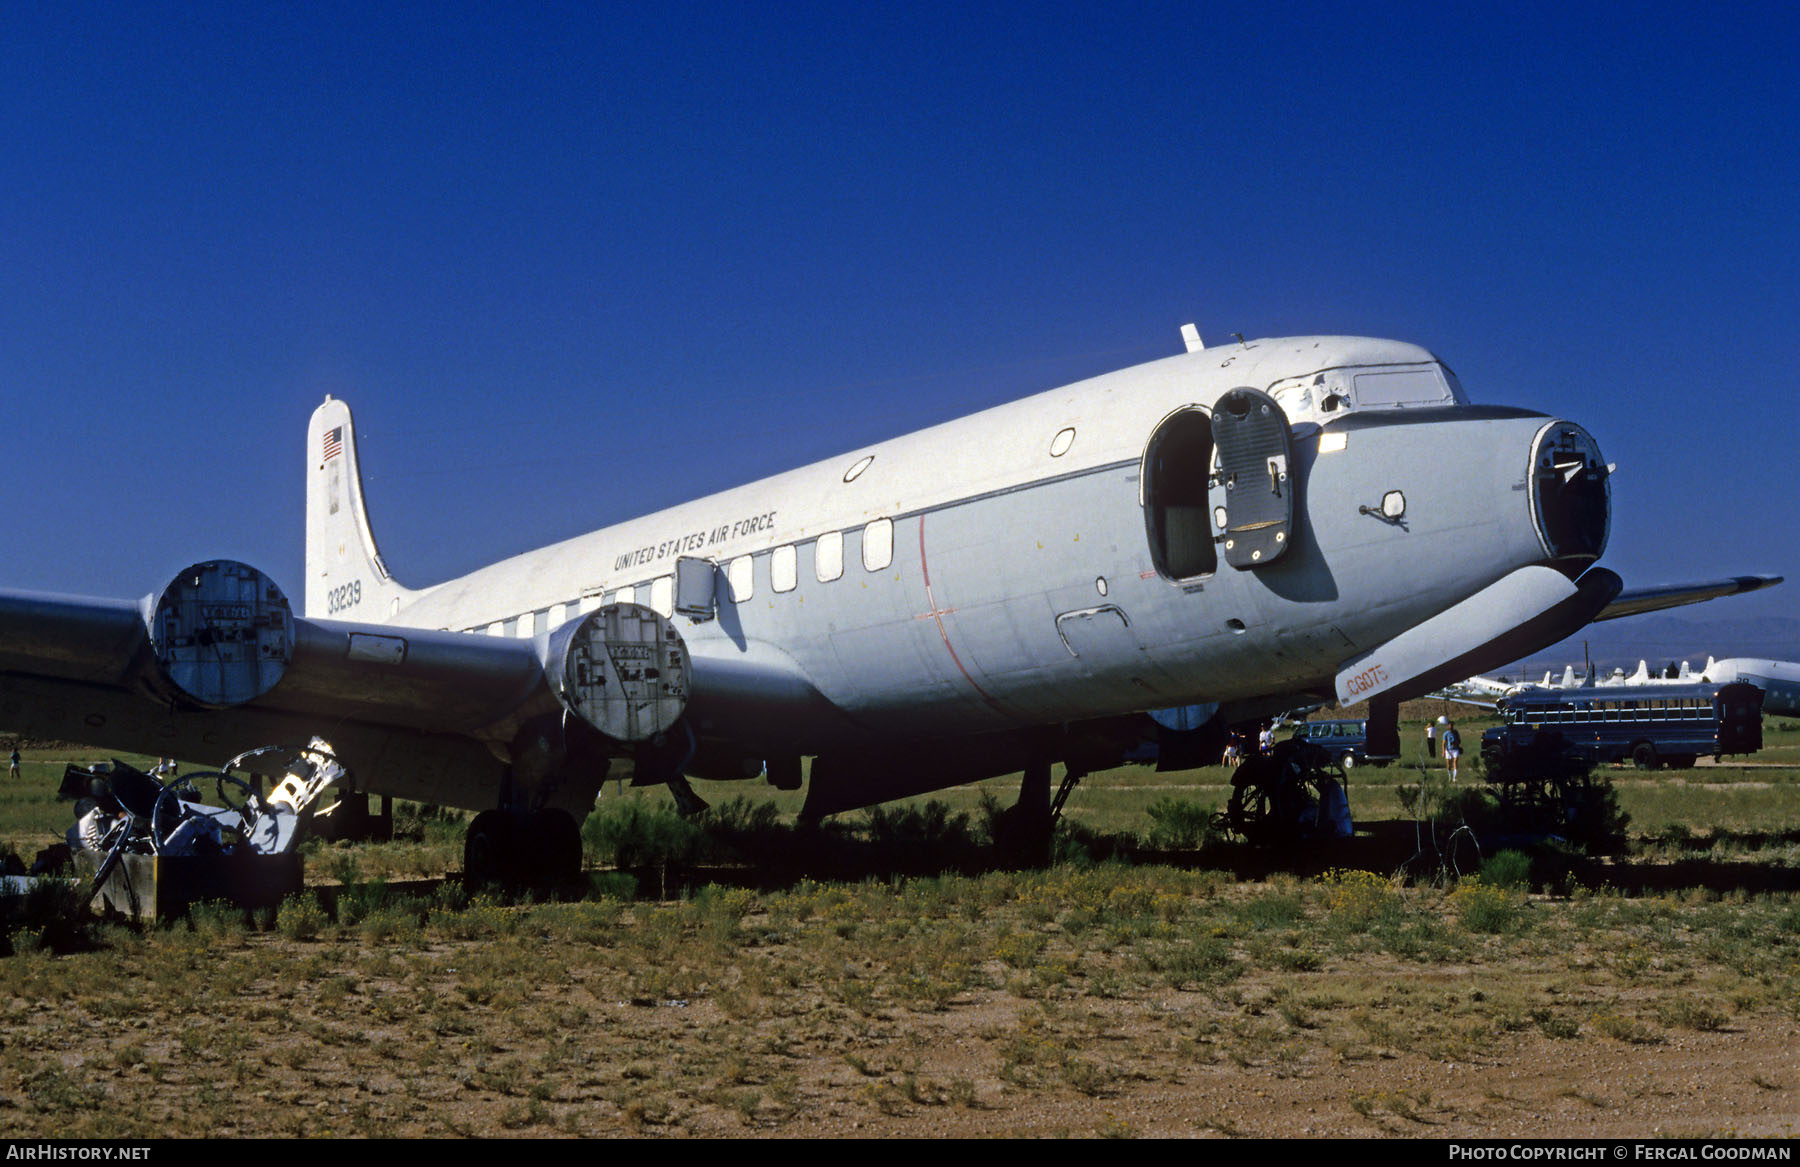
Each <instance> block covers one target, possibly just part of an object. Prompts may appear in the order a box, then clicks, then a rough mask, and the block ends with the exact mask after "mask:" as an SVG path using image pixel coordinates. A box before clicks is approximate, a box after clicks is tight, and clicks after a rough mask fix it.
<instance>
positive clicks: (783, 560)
mask: <svg viewBox="0 0 1800 1167" xmlns="http://www.w3.org/2000/svg"><path fill="white" fill-rule="evenodd" d="M799 582H800V568H799V560H798V558H797V557H796V556H795V554H794V545H793V544H792V543H788V544H786V545H785V546H781V547H777V548H775V550H774V551H773V552H771V553H770V554H769V586H770V587H772V588H774V589H775V590H776V591H778V592H791V591H793V590H794V585H795V584H797V583H799Z"/></svg>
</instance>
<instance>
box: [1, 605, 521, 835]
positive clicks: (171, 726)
mask: <svg viewBox="0 0 1800 1167" xmlns="http://www.w3.org/2000/svg"><path fill="white" fill-rule="evenodd" d="M157 599H158V597H155V596H152V597H146V598H145V599H144V600H141V601H134V600H117V599H103V598H95V597H85V596H69V595H54V594H46V593H36V592H21V591H0V728H4V729H5V730H6V731H8V732H11V733H16V734H20V735H23V736H28V737H35V738H40V739H48V740H59V741H78V742H82V743H85V744H90V745H94V746H96V747H100V748H105V749H112V750H119V751H130V752H136V753H144V754H151V755H157V756H165V757H178V758H183V759H186V760H190V761H195V762H205V763H209V764H215V765H216V764H220V763H222V762H224V761H225V760H226V759H228V758H230V757H231V756H233V755H235V754H237V753H240V752H242V751H244V750H247V749H252V748H255V747H257V746H264V745H271V744H277V743H282V744H298V743H304V742H306V741H307V740H309V738H310V737H311V736H312V735H313V734H315V733H318V734H322V735H324V736H325V737H327V738H329V739H330V740H331V741H332V743H333V745H334V747H335V748H336V749H337V750H338V751H339V753H340V755H342V756H344V757H346V758H348V759H352V760H353V761H352V764H353V766H354V768H355V770H356V771H357V774H358V776H359V778H361V779H362V781H361V782H360V783H359V785H361V786H362V788H364V789H374V790H377V791H380V792H384V793H393V794H401V795H404V796H406V797H415V798H421V799H425V800H428V801H436V802H448V803H452V804H459V805H460V804H463V803H464V802H465V799H462V798H459V797H457V794H458V792H459V791H467V792H470V793H474V792H476V791H480V790H487V791H492V790H493V789H494V787H495V785H496V783H497V782H498V776H499V773H500V763H499V762H498V761H497V759H496V758H495V756H494V754H493V753H492V751H491V750H490V749H489V748H487V746H486V745H485V744H484V743H483V742H482V741H481V740H480V737H481V736H482V732H483V731H485V734H486V735H488V736H493V735H500V736H502V737H504V735H506V734H507V733H508V731H509V730H510V729H511V728H512V727H513V724H514V723H516V722H518V721H519V720H520V718H521V715H522V714H529V713H531V712H534V711H537V710H540V709H542V710H554V709H555V708H556V703H555V701H554V698H553V695H552V694H551V693H550V691H549V687H548V685H547V684H546V680H545V671H544V667H543V664H542V660H541V658H540V655H539V653H538V652H537V646H536V645H534V643H533V642H531V641H527V640H515V639H510V638H500V637H486V636H475V635H469V634H462V633H451V632H438V631H433V630H428V629H411V628H393V627H388V626H384V625H361V624H353V623H348V622H343V621H328V620H309V619H303V618H299V617H295V616H292V614H291V613H286V612H285V609H284V610H283V614H284V615H285V620H284V619H282V618H280V617H278V616H276V615H274V614H272V613H271V611H269V610H267V609H263V610H259V611H257V612H255V613H254V614H252V615H251V616H250V617H249V618H248V619H247V620H244V621H239V625H240V626H238V627H220V626H217V622H215V625H214V626H212V627H207V626H200V627H180V628H177V627H175V626H174V623H173V622H172V620H171V618H170V613H169V611H168V610H166V609H164V610H162V611H160V612H159V610H158V607H157V603H156V601H157ZM215 606H220V605H218V604H215ZM232 606H233V607H241V606H238V605H232ZM159 616H160V617H161V619H160V620H159ZM258 622H260V623H261V624H262V625H264V626H263V627H261V628H250V627H248V626H247V625H249V624H254V623H258ZM271 629H278V632H279V635H275V636H273V637H271V635H270V632H271ZM277 641H279V643H276V642H277ZM209 657H210V658H211V659H210V662H209V661H208V659H207V658H209ZM471 730H474V731H476V733H475V734H473V735H472V734H471ZM386 774H392V775H393V776H394V779H395V781H394V782H391V783H384V782H383V781H382V777H383V775H386ZM475 801H485V799H484V798H482V799H476V800H475Z"/></svg>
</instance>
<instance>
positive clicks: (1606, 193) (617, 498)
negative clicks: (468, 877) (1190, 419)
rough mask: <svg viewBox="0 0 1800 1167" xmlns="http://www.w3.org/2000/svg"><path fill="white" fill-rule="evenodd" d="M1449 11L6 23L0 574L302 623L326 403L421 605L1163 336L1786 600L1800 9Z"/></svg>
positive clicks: (1792, 496)
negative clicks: (299, 612)
mask: <svg viewBox="0 0 1800 1167" xmlns="http://www.w3.org/2000/svg"><path fill="white" fill-rule="evenodd" d="M1462 7H1470V6H1446V5H1421V6H1417V7H1407V6H1400V5H1382V6H1379V7H1375V8H1373V9H1372V10H1367V11H1359V10H1358V8H1357V7H1356V6H1347V5H1321V6H1305V5H1295V6H1284V5H1281V4H1244V5H1236V4H1204V3H1202V4H1195V3H1185V4H1179V5H1167V6H1159V5H1133V6H1119V10H1118V11H1107V10H1105V9H1104V8H1102V7H1101V6H1096V5H1087V4H1082V5H1065V4H1039V5H1030V6H1020V7H1016V8H1014V7H1008V6H997V7H996V8H994V9H992V10H987V11H982V10H980V9H981V8H982V6H974V5H953V6H942V7H938V6H932V5H922V4H911V3H909V4H907V5H905V6H899V5H893V6H886V5H867V4H858V5H849V4H846V5H841V6H838V5H808V4H784V5H779V6H773V5H772V6H723V5H720V6H711V5H703V6H689V5H679V4H657V5H643V6H637V5H625V4H576V5H567V6H559V5H538V6H533V7H532V8H531V10H530V11H529V12H527V13H524V14H520V13H518V12H515V11H512V10H511V6H501V5H493V6H463V5H449V4H445V5H395V6H390V7H387V8H382V7H379V6H366V5H333V4H325V3H319V4H306V5H292V6H287V5H284V6H280V7H275V6H257V5H236V4H233V5H218V6H211V5H200V4H196V5H182V6H179V7H173V6H165V5H117V4H94V5H86V4H44V5H27V6H18V7H15V8H13V9H12V10H10V11H9V13H8V18H7V20H6V21H5V22H4V25H3V27H0V47H3V48H4V61H5V67H4V68H0V135H3V136H4V142H5V154H4V158H5V161H4V173H5V175H6V178H5V181H3V182H0V393H3V394H4V396H3V397H0V401H4V404H5V408H6V418H5V436H6V441H5V445H4V459H3V467H4V469H3V471H0V474H3V475H4V482H5V489H6V491H7V495H8V498H9V499H10V501H11V505H10V506H7V507H5V508H0V564H3V566H0V584H3V585H4V586H11V587H25V588H39V589H48V590H57V591H74V592H85V593H90V594H103V595H141V594H143V593H145V592H148V591H150V590H152V589H154V588H156V587H158V586H160V584H161V582H162V581H163V580H164V579H165V578H166V577H167V575H168V574H169V573H171V572H172V571H174V570H176V569H178V568H179V567H181V566H182V565H183V564H185V563H188V562H191V561H193V560H196V559H201V558H208V557H212V556H217V555H229V556H234V557H237V558H242V559H246V560H248V561H250V562H252V563H255V564H257V565H259V566H261V567H263V568H264V569H265V570H267V571H269V572H271V573H272V574H273V575H275V577H276V578H277V579H279V580H282V581H284V582H286V583H287V586H288V587H289V588H291V589H293V590H294V591H296V592H298V591H299V589H300V587H301V558H302V546H301V538H302V530H301V528H302V511H303V500H302V495H301V472H302V459H303V457H304V453H305V452H304V449H303V446H304V443H303V435H304V429H305V425H306V419H307V416H308V414H309V413H310V411H311V409H312V408H313V406H314V405H316V404H317V402H318V401H319V400H320V399H321V398H322V397H323V395H324V394H326V393H331V394H334V395H336V396H339V397H342V398H344V399H346V400H348V401H349V402H350V403H351V405H352V406H353V407H354V409H355V410H356V414H357V420H358V425H359V432H360V436H361V447H362V454H363V458H364V464H365V472H366V476H367V483H368V487H369V491H370V494H371V499H372V501H371V509H372V514H373V520H374V523H375V526H376V531H377V534H378V536H379V538H380V540H381V543H382V549H383V552H384V555H385V558H386V559H387V561H388V563H389V565H390V567H391V568H392V569H393V570H394V572H395V574H396V575H397V576H398V577H399V578H400V579H401V580H402V581H403V582H406V583H409V584H414V585H422V584H427V583H431V582H435V581H437V580H440V579H443V578H446V577H449V576H453V575H456V574H460V573H462V572H464V571H467V570H470V569H472V568H474V567H477V566H479V565H481V564H483V563H485V562H488V561H490V560H492V559H495V558H498V557H500V556H502V555H507V554H512V553H516V552H519V551H523V550H527V549H529V548H531V547H534V546H538V545H541V544H543V543H547V542H550V541H553V540H555V539H559V538H563V537H567V536H570V535H574V534H578V533H580V532H583V531H586V530H590V529H592V528H594V527H597V526H600V525H603V524H605V523H608V522H612V521H616V520H619V519H623V518H628V517H631V516H633V515H636V514H641V513H644V512H646V511H649V510H652V509H655V508H658V507H661V506H665V505H669V504H671V503H674V502H677V501H680V500H682V499H685V498H688V497H692V496H695V495H698V494H701V493H705V492H708V491H712V490H716V489H722V488H724V487H728V486H732V485H736V484H738V483H741V482H744V481H748V480H751V479H753V478H756V477H760V476H762V475H764V474H767V473H772V472H775V471H777V470H781V469H784V468H787V467H789V466H792V465H797V464H800V463H803V462H806V461H810V460H813V459H815V458H820V457H826V456H831V455H835V454H837V453H839V452H840V451H843V450H846V449H849V448H851V447H853V446H856V445H859V444H862V443H866V442H869V441H873V440H877V439H880V438H885V437H890V436H893V435H895V434H898V433H902V432H905V431H907V430H910V429H914V428H918V427H920V426H923V425H927V424H932V423H935V422H939V421H943V420H946V419H948V418H951V417H955V416H957V415H959V414H962V413H965V412H969V411H972V410H974V409H977V408H982V407H985V406H988V405H992V404H995V403H998V402H1001V401H1006V400H1010V399H1013V398H1016V397H1020V396H1023V395H1026V394H1028V393H1031V392H1035V391H1038V390H1041V389H1046V388H1050V387H1053V386H1056V385H1059V384H1063V383H1066V382H1068V381H1070V380H1074V379H1076V378H1079V377H1082V376H1086V375H1090V374H1093V373H1096V372H1100V371H1104V370H1107V369H1110V368H1116V367H1120V366H1123V365H1127V364H1133V363H1137V362H1140V361H1144V360H1150V359H1154V358H1156V357H1160V356H1163V355H1166V354H1169V353H1172V352H1175V351H1179V347H1180V340H1179V336H1178V332H1177V330H1178V328H1179V326H1180V325H1181V324H1182V323H1183V322H1184V321H1188V320H1195V321H1198V322H1199V324H1200V327H1201V329H1202V332H1203V333H1204V334H1205V335H1206V336H1207V337H1208V338H1209V340H1211V341H1215V342H1216V341H1222V340H1224V339H1226V338H1227V337H1228V336H1229V334H1230V333H1232V332H1242V333H1244V334H1246V335H1249V336H1256V335H1264V336H1269V335H1284V334H1293V333H1355V334H1366V335H1376V336H1391V337H1395V338H1399V339H1404V340H1411V341H1416V342H1418V343H1421V344H1424V345H1426V346H1428V347H1430V348H1432V349H1433V350H1434V351H1436V352H1437V353H1439V355H1440V356H1442V357H1443V358H1444V359H1445V360H1447V361H1448V362H1449V363H1450V364H1451V365H1452V366H1453V367H1454V368H1455V369H1456V370H1457V372H1458V374H1459V375H1460V376H1461V378H1462V380H1463V383H1464V385H1465V386H1466V387H1467V388H1468V390H1469V391H1470V393H1471V394H1472V395H1473V396H1474V397H1475V398H1476V399H1477V400H1481V401H1488V402H1503V403H1508V404H1517V405H1524V406H1528V407H1532V408H1536V409H1541V410H1545V411H1547V412H1555V413H1558V414H1561V415H1564V416H1567V417H1570V418H1572V419H1574V420H1576V421H1579V422H1580V423H1582V424H1583V425H1585V426H1586V427H1587V428H1588V429H1590V430H1591V431H1592V432H1593V433H1594V434H1595V435H1596V436H1597V437H1598V438H1599V440H1600V442H1601V445H1602V448H1603V450H1604V451H1605V452H1606V454H1607V456H1608V457H1609V458H1610V459H1611V460H1613V461H1616V462H1617V463H1618V464H1619V466H1620V470H1619V474H1618V475H1617V477H1616V478H1615V480H1614V503H1615V519H1614V531H1613V540H1612V548H1611V550H1610V551H1609V553H1608V556H1607V563H1608V564H1609V565H1610V566H1612V567H1614V569H1615V570H1618V571H1619V572H1620V573H1621V574H1623V575H1624V576H1625V577H1626V579H1627V581H1628V583H1632V582H1638V583H1651V582H1666V581H1670V580H1677V579H1688V578H1706V577H1710V576H1715V575H1720V574H1735V573H1739V572H1749V571H1767V572H1777V573H1782V574H1785V575H1787V576H1789V577H1790V578H1791V579H1795V580H1796V581H1800V536H1797V534H1796V509H1797V508H1796V498H1797V497H1800V471H1797V469H1796V465H1795V463H1796V458H1795V454H1794V439H1793V432H1792V421H1793V418H1794V416H1795V406H1796V400H1797V395H1796V375H1795V361H1796V357H1795V353H1794V346H1793V344H1792V337H1793V336H1794V333H1795V321H1796V320H1797V319H1800V270H1797V267H1800V264H1797V259H1800V162H1797V161H1796V159H1800V116H1797V115H1800V97H1797V96H1796V95H1797V94H1800V89H1797V87H1796V85H1795V77H1794V62H1795V61H1796V60H1800V19H1796V18H1795V17H1794V16H1793V15H1792V13H1791V10H1789V9H1786V8H1784V7H1781V6H1777V5H1743V6H1735V7H1733V8H1731V9H1712V10H1703V9H1701V8H1700V7H1699V6H1694V7H1691V8H1689V7H1668V6H1661V5H1645V6H1638V7H1636V8H1634V9H1632V10H1631V12H1630V15H1629V16H1628V17H1623V16H1622V15H1621V14H1622V13H1624V12H1625V9H1623V8H1621V7H1619V6H1617V5H1610V4H1609V5H1587V4H1582V3H1565V4H1556V5H1545V6H1541V7H1534V6H1500V7H1484V8H1483V10H1481V11H1479V12H1473V13H1465V12H1460V11H1459V12H1452V11H1448V9H1450V8H1462ZM371 9H373V10H372V11H371ZM1796 586H1800V582H1796V583H1792V584H1789V585H1786V586H1785V587H1783V588H1779V589H1776V590H1774V591H1772V592H1768V593H1763V594H1762V595H1761V596H1758V597H1751V598H1749V599H1743V600H1737V601H1728V602H1727V604H1730V605H1731V606H1732V607H1733V609H1734V610H1733V613H1732V614H1735V615H1747V614H1751V613H1758V612H1760V613H1769V614H1775V613H1788V612H1792V611H1793V610H1794V601H1793V598H1792V593H1793V589H1794V588H1795V587H1796ZM1726 606H1727V605H1726V604H1720V605H1718V606H1717V609H1718V612H1719V614H1721V615H1723V614H1725V612H1724V609H1725V608H1726Z"/></svg>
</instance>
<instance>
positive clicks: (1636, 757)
mask: <svg viewBox="0 0 1800 1167" xmlns="http://www.w3.org/2000/svg"><path fill="white" fill-rule="evenodd" d="M1631 764H1632V765H1634V766H1636V767H1637V768H1638V769H1640V770H1654V769H1656V767H1657V766H1658V765H1660V764H1661V760H1660V759H1659V758H1657V756H1656V747H1655V746H1653V745H1651V744H1650V743H1649V742H1639V743H1638V744H1636V745H1635V746H1632V747H1631Z"/></svg>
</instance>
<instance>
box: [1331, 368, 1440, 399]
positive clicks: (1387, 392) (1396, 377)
mask: <svg viewBox="0 0 1800 1167" xmlns="http://www.w3.org/2000/svg"><path fill="white" fill-rule="evenodd" d="M1352 381H1353V382H1354V384H1355V386H1356V390H1355V393H1356V404H1358V405H1360V406H1362V407H1363V408H1364V409H1372V408H1373V409H1379V408H1381V407H1382V406H1388V407H1392V408H1400V409H1404V408H1406V407H1407V406H1414V407H1417V406H1420V405H1449V404H1450V401H1451V398H1450V386H1449V385H1448V384H1446V383H1445V381H1444V377H1443V374H1442V373H1441V372H1440V371H1439V369H1438V368H1437V367H1436V366H1435V365H1423V366H1420V367H1417V368H1412V369H1377V370H1373V371H1370V372H1363V371H1361V370H1357V371H1356V372H1355V373H1354V374H1353V376H1352Z"/></svg>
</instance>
